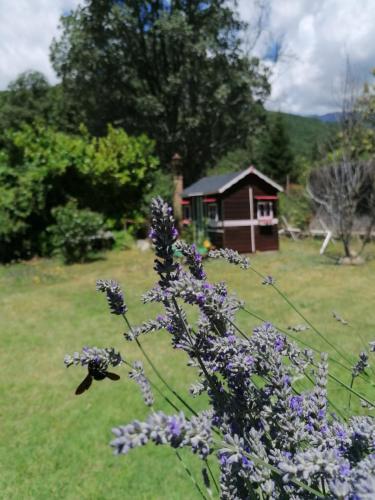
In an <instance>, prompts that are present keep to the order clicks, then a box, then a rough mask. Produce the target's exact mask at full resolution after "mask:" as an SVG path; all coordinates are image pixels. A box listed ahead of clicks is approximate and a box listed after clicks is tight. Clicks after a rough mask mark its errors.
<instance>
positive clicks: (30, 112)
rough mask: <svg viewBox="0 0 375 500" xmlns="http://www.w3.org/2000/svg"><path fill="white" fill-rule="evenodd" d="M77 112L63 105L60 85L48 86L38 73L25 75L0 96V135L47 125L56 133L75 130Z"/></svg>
mask: <svg viewBox="0 0 375 500" xmlns="http://www.w3.org/2000/svg"><path fill="white" fill-rule="evenodd" d="M79 119H80V113H79V110H77V109H76V108H75V107H74V105H73V103H72V102H71V101H69V100H67V99H65V100H64V101H63V95H62V87H61V85H55V86H51V85H49V83H48V81H47V79H46V77H45V76H44V75H43V74H42V73H40V72H39V71H25V72H24V73H21V74H20V75H19V76H18V77H17V78H16V79H15V80H14V81H12V82H11V83H10V84H9V85H8V87H7V90H5V91H3V92H2V93H1V95H0V134H1V138H0V139H1V142H2V143H4V141H5V137H4V135H5V134H4V131H6V130H8V129H14V130H20V128H21V127H22V125H23V124H28V125H30V124H32V123H35V122H38V123H44V124H49V125H51V126H53V127H55V128H57V129H59V130H66V131H72V130H77V129H78V124H79Z"/></svg>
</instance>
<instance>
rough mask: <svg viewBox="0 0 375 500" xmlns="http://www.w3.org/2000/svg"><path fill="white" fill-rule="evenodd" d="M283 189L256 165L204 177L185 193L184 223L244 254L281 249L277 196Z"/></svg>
mask: <svg viewBox="0 0 375 500" xmlns="http://www.w3.org/2000/svg"><path fill="white" fill-rule="evenodd" d="M280 191H283V188H282V187H281V186H279V184H277V183H276V182H274V181H273V180H271V179H270V178H269V177H267V176H266V175H264V174H262V173H261V172H259V170H257V169H256V168H254V167H253V166H251V167H249V168H247V169H246V170H244V171H243V172H235V173H232V174H224V175H215V176H212V177H204V178H203V179H200V180H199V181H197V182H195V183H194V184H192V185H191V186H188V187H187V188H185V189H184V190H183V192H182V194H181V203H182V213H183V224H190V223H192V222H194V223H195V225H196V226H197V228H198V230H199V229H201V230H203V229H204V230H205V231H206V232H207V235H208V237H209V239H210V241H211V242H212V243H213V245H215V246H216V247H217V248H223V247H226V248H232V249H233V250H238V252H241V253H249V252H255V251H257V250H258V251H264V250H277V249H278V248H279V233H278V218H277V212H278V207H277V196H278V193H279V192H280Z"/></svg>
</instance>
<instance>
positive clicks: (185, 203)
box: [181, 200, 190, 205]
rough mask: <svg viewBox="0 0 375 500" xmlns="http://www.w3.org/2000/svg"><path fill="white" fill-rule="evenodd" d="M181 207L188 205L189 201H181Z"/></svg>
mask: <svg viewBox="0 0 375 500" xmlns="http://www.w3.org/2000/svg"><path fill="white" fill-rule="evenodd" d="M181 205H190V201H189V200H181Z"/></svg>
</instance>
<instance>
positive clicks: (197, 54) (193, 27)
mask: <svg viewBox="0 0 375 500" xmlns="http://www.w3.org/2000/svg"><path fill="white" fill-rule="evenodd" d="M243 28H244V24H243V23H242V22H240V21H239V20H238V18H237V16H236V14H235V13H234V11H233V10H232V5H231V4H230V2H227V1H226V0H206V1H204V2H203V1H200V0H183V1H181V0H170V1H162V0H155V1H152V2H151V1H150V0H129V1H126V2H114V1H113V0H95V1H94V0H86V1H85V4H84V6H80V7H78V8H77V9H76V10H75V11H73V12H72V13H71V14H69V15H66V16H64V17H62V18H61V36H60V38H59V39H56V40H54V41H53V43H52V46H51V60H52V63H53V66H54V68H55V70H56V72H57V74H58V75H59V76H60V77H61V78H62V85H63V90H64V95H66V96H68V97H69V99H72V100H73V101H74V102H76V103H77V104H78V107H79V108H80V109H81V110H83V113H84V115H85V123H86V124H87V126H88V128H89V130H90V132H91V133H93V134H95V135H101V134H103V133H105V131H106V127H107V124H108V123H112V124H114V125H115V126H118V125H120V126H122V127H123V128H124V129H125V130H126V131H127V132H128V133H130V134H136V135H138V134H140V133H142V132H145V133H146V134H147V135H148V136H149V137H151V138H153V139H154V140H155V141H156V146H157V152H158V155H159V157H160V158H161V162H162V165H163V167H164V168H166V167H167V165H168V164H169V162H170V159H171V158H172V156H173V154H174V153H175V152H179V153H180V155H181V156H182V158H183V171H184V174H185V178H186V180H187V181H189V180H192V179H194V178H196V177H197V176H199V175H200V173H201V171H202V170H203V169H204V167H205V166H206V165H207V164H212V163H213V160H214V159H216V158H219V157H221V156H222V155H223V154H224V153H225V152H227V151H230V150H231V149H233V148H234V147H241V146H243V145H244V143H245V141H246V138H247V137H248V136H249V133H250V132H251V131H252V130H255V129H256V128H257V126H258V124H259V122H260V121H261V120H262V118H263V106H262V103H263V100H264V98H265V97H266V96H267V94H268V93H269V84H268V81H267V73H266V71H265V70H264V69H263V68H262V67H261V65H260V62H259V60H258V59H256V58H250V57H248V56H247V55H245V54H244V53H243V51H242V49H241V34H242V30H243Z"/></svg>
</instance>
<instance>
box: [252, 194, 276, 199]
mask: <svg viewBox="0 0 375 500" xmlns="http://www.w3.org/2000/svg"><path fill="white" fill-rule="evenodd" d="M255 199H256V200H277V196H263V195H262V196H255Z"/></svg>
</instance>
